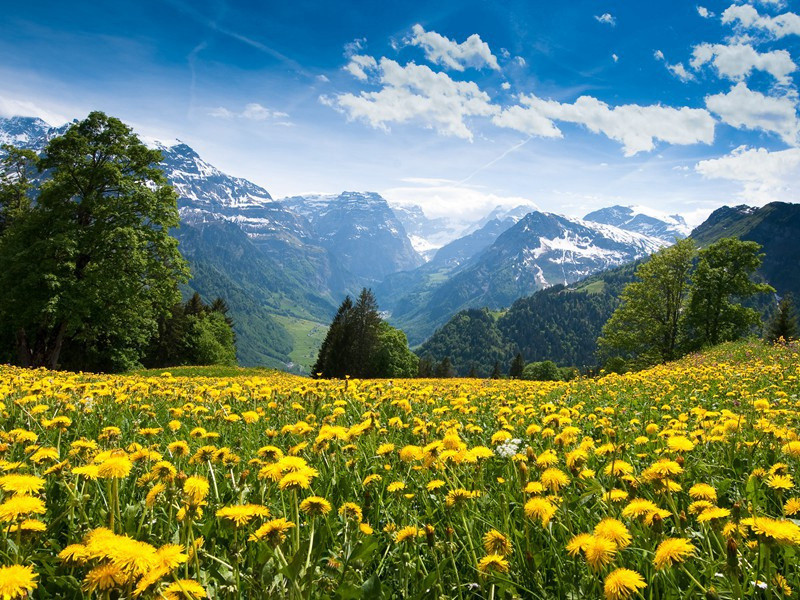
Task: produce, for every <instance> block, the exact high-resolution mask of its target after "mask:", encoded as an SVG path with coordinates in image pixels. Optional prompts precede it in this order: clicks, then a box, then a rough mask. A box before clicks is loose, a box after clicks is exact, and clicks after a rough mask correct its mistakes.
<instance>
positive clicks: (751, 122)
mask: <svg viewBox="0 0 800 600" xmlns="http://www.w3.org/2000/svg"><path fill="white" fill-rule="evenodd" d="M706 106H707V107H708V109H709V110H710V111H712V112H714V113H716V114H717V115H719V116H720V118H721V119H722V120H723V121H724V122H725V123H727V124H728V125H731V126H733V127H737V128H744V129H760V130H762V131H769V132H772V133H776V134H778V135H779V136H780V137H781V138H782V139H783V140H784V141H785V142H786V143H787V144H792V145H794V144H796V143H797V142H798V131H800V121H798V118H797V113H796V111H795V104H794V100H793V99H792V98H791V97H788V96H783V97H778V98H776V97H773V96H765V95H764V94H762V93H761V92H754V91H752V90H751V89H749V88H748V87H747V84H746V83H744V82H740V83H737V84H736V85H735V86H733V88H731V91H730V92H728V93H727V94H716V95H713V96H707V97H706Z"/></svg>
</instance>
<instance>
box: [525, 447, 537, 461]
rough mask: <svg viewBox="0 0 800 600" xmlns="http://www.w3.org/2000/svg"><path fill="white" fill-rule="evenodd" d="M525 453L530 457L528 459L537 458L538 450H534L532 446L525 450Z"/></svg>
mask: <svg viewBox="0 0 800 600" xmlns="http://www.w3.org/2000/svg"><path fill="white" fill-rule="evenodd" d="M525 455H526V456H527V457H528V460H536V452H534V450H533V448H531V447H530V446H528V447H527V449H526V450H525Z"/></svg>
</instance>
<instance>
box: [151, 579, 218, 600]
mask: <svg viewBox="0 0 800 600" xmlns="http://www.w3.org/2000/svg"><path fill="white" fill-rule="evenodd" d="M162 594H163V595H164V598H165V599H166V600H201V599H202V598H208V594H207V593H206V590H205V588H204V587H203V586H202V585H200V584H199V583H197V582H196V581H195V580H194V579H179V580H177V581H175V582H173V583H171V584H169V585H168V586H167V587H166V588H165V589H164V591H163V592H162Z"/></svg>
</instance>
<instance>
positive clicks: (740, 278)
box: [686, 238, 775, 350]
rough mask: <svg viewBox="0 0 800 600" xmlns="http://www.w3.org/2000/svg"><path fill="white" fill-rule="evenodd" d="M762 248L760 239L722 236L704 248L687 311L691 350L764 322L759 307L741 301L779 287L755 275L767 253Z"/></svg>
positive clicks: (736, 334) (712, 343)
mask: <svg viewBox="0 0 800 600" xmlns="http://www.w3.org/2000/svg"><path fill="white" fill-rule="evenodd" d="M760 250H761V246H760V245H759V244H757V243H756V242H745V241H742V240H739V239H736V238H722V239H721V240H719V241H717V242H714V243H713V244H711V245H710V246H709V247H708V248H705V249H703V250H701V251H700V253H699V256H698V258H699V260H698V263H697V268H696V269H695V271H694V273H693V275H692V291H691V294H690V296H689V307H688V310H687V314H686V348H687V349H688V350H697V349H700V348H703V347H704V346H709V345H711V346H713V345H716V344H719V343H720V342H726V341H730V340H735V339H737V338H739V337H741V336H742V335H743V334H744V333H745V332H747V331H748V330H749V329H750V328H751V327H754V326H756V325H758V324H759V323H761V316H760V315H759V313H758V311H757V310H755V309H753V308H748V307H745V306H742V305H741V304H740V303H739V302H740V301H741V300H745V299H747V298H749V297H751V296H754V295H755V294H761V293H765V292H774V291H775V290H774V289H773V288H772V287H771V286H769V285H767V284H765V283H756V282H755V281H753V280H752V278H751V277H752V274H753V272H754V271H755V270H756V269H758V267H759V266H760V265H761V261H762V259H763V257H764V255H763V254H761V253H760Z"/></svg>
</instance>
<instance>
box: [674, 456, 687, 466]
mask: <svg viewBox="0 0 800 600" xmlns="http://www.w3.org/2000/svg"><path fill="white" fill-rule="evenodd" d="M675 462H676V463H678V464H679V465H680V466H681V467H682V466H683V463H685V462H686V460H685V459H684V458H683V455H682V454H680V455H678V458H676V459H675Z"/></svg>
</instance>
